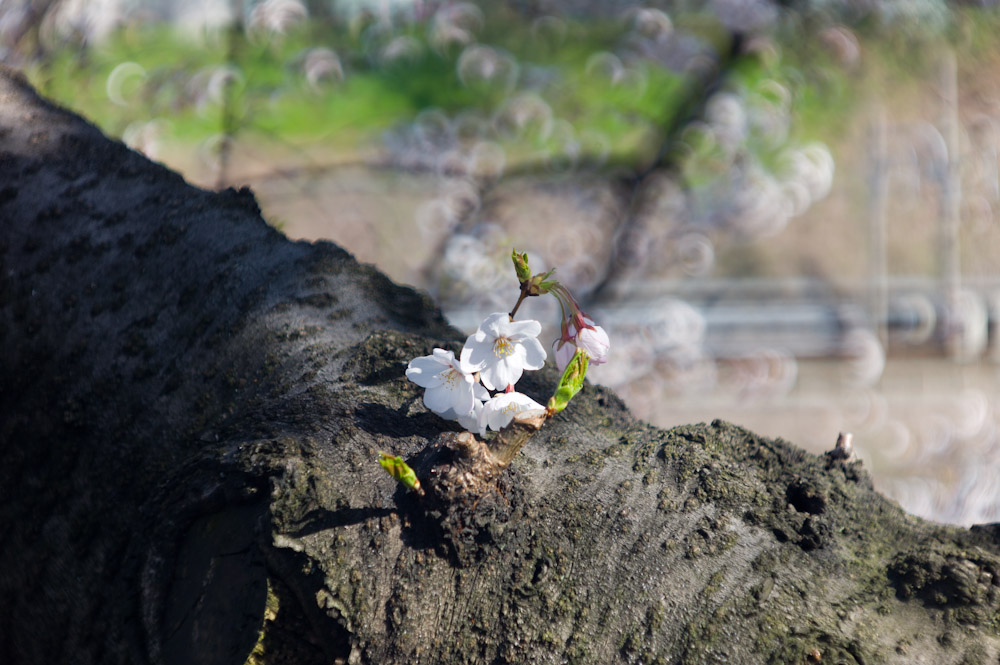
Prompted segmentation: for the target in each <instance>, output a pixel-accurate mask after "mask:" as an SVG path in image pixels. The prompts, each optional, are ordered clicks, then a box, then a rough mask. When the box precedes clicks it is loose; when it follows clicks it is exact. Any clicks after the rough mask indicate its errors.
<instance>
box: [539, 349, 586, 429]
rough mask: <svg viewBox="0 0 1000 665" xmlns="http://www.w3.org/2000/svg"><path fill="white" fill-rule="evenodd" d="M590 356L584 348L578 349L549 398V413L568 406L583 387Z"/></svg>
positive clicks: (555, 412) (553, 413) (552, 413)
mask: <svg viewBox="0 0 1000 665" xmlns="http://www.w3.org/2000/svg"><path fill="white" fill-rule="evenodd" d="M589 362H590V356H588V355H587V352H586V351H584V350H583V349H577V350H576V353H575V354H574V355H573V358H572V360H570V361H569V364H568V365H566V369H565V370H563V374H562V378H561V379H559V386H558V387H557V388H556V392H555V394H554V395H552V399H550V400H549V405H548V410H549V415H555V414H557V413H559V412H560V411H562V410H563V409H565V408H566V406H567V405H568V404H569V401H570V400H571V399H573V397H575V396H576V394H577V393H578V392H580V389H581V388H583V379H584V378H585V377H586V376H587V364H588V363H589Z"/></svg>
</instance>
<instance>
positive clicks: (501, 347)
mask: <svg viewBox="0 0 1000 665" xmlns="http://www.w3.org/2000/svg"><path fill="white" fill-rule="evenodd" d="M512 353H514V344H513V343H512V342H511V341H510V340H509V339H507V338H506V337H497V339H496V341H495V342H493V355H495V356H496V357H497V358H500V359H501V360H502V359H503V358H506V357H507V356H509V355H510V354H512Z"/></svg>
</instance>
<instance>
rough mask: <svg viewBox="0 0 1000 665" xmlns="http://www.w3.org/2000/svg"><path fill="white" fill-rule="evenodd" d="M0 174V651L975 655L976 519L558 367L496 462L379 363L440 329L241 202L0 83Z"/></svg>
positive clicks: (440, 338)
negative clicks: (544, 417)
mask: <svg viewBox="0 0 1000 665" xmlns="http://www.w3.org/2000/svg"><path fill="white" fill-rule="evenodd" d="M0 171H2V175H0V223H2V228H3V233H2V235H0V268H2V270H0V342H2V343H0V359H2V365H0V411H2V414H0V453H2V464H0V487H2V488H3V492H4V496H5V498H4V500H3V501H2V502H0V517H2V521H0V523H2V524H3V527H4V532H3V546H2V547H0V658H2V659H3V661H4V662H5V663H39V664H42V663H68V662H73V663H80V664H87V663H170V664H173V663H177V664H181V663H183V664H185V665H186V664H188V663H233V664H235V665H239V664H240V663H243V662H245V661H246V660H247V658H248V657H249V658H250V659H251V661H252V662H269V663H283V664H296V663H314V662H315V663H330V662H347V663H379V664H385V663H401V664H402V663H416V662H421V663H442V664H444V663H447V664H454V663H502V662H510V663H595V664H596V663H601V664H606V663H639V662H642V663H664V664H666V663H685V664H691V663H810V662H816V663H820V662H821V663H867V664H870V663H907V664H911V663H934V664H942V663H995V662H996V661H997V658H998V654H1000V637H998V627H1000V552H998V545H997V542H998V541H997V530H996V529H994V528H991V527H983V528H977V529H973V530H962V529H958V528H952V527H944V526H939V525H933V524H929V523H926V522H923V521H921V520H919V519H916V518H914V517H910V516H908V515H906V514H904V513H903V512H902V511H901V510H900V509H899V508H898V507H897V506H895V505H894V504H892V503H891V502H889V501H887V500H886V499H884V498H883V497H881V496H880V495H879V494H877V493H875V492H874V491H873V490H872V488H871V484H870V482H869V480H868V477H867V475H866V473H865V471H864V470H863V469H862V468H861V467H860V465H859V463H857V462H855V461H853V460H852V459H851V458H850V457H849V456H848V455H846V454H844V451H843V450H842V449H838V450H835V451H834V452H832V453H831V454H828V455H827V456H821V457H816V456H813V455H809V454H806V453H804V452H803V451H801V450H799V449H798V448H796V447H795V446H793V445H791V444H789V443H785V442H783V441H780V440H769V439H764V438H761V437H758V436H756V435H754V434H752V433H751V432H748V431H746V430H743V429H740V428H738V427H735V426H733V425H730V424H727V423H722V422H716V423H712V424H710V425H705V424H701V425H691V426H686V427H680V428H676V429H673V430H670V431H663V430H659V429H656V428H654V427H651V426H648V425H646V424H644V423H642V422H638V421H636V420H634V419H633V418H632V417H631V416H630V415H629V414H628V412H627V410H626V409H625V408H624V407H623V405H622V404H621V402H620V401H619V400H618V398H617V397H615V396H614V395H613V394H612V393H610V392H609V391H606V390H603V389H600V388H597V387H594V386H586V387H585V388H584V389H583V391H582V392H581V393H580V394H579V395H577V396H576V397H575V398H574V400H573V402H572V403H571V404H570V406H569V408H567V409H566V410H565V411H564V412H562V413H561V414H560V415H558V416H556V417H554V418H552V419H550V420H549V421H548V422H546V423H544V425H542V427H541V429H540V430H538V431H537V432H535V433H533V435H532V436H530V438H528V439H527V442H526V445H524V447H523V448H521V449H520V452H519V453H518V454H517V455H516V456H514V457H513V461H512V462H511V464H510V465H509V466H505V465H504V464H503V463H502V462H498V461H497V460H496V459H495V458H493V457H490V455H493V453H490V451H488V450H485V449H482V448H478V447H477V446H476V444H475V442H473V441H471V439H470V438H469V437H463V436H462V435H461V434H460V433H459V432H458V431H457V429H456V428H455V427H454V426H453V425H452V424H450V423H448V422H446V421H444V420H441V419H440V418H438V417H437V416H435V415H433V414H431V413H429V412H427V411H426V409H425V408H424V407H423V405H422V403H421V400H420V389H419V388H418V387H417V386H415V385H414V384H412V383H410V382H408V381H407V380H406V379H405V377H404V374H403V372H404V369H405V367H406V363H407V362H408V361H409V360H410V359H412V358H414V357H417V356H420V355H426V354H429V353H430V352H431V350H432V349H433V348H435V347H442V348H450V349H452V350H453V351H458V350H459V348H460V346H461V342H462V339H463V336H462V335H460V334H459V332H458V331H456V330H454V329H452V328H450V327H449V326H448V325H447V324H446V323H445V322H444V320H443V319H442V317H441V316H440V314H439V313H438V312H437V310H435V309H434V308H433V306H432V305H431V303H430V302H429V301H428V300H427V299H426V298H425V297H423V296H421V295H420V294H418V293H417V292H415V291H413V290H411V289H408V288H404V287H400V286H397V285H395V284H393V283H391V282H390V281H389V280H388V279H387V278H385V277H384V276H383V275H382V274H380V273H379V272H378V271H376V270H375V269H373V268H371V267H368V266H363V265H359V264H358V263H357V262H355V261H354V259H353V258H352V257H351V256H350V255H348V254H347V253H346V252H344V251H343V250H341V249H339V248H338V247H336V246H334V245H332V244H329V243H316V244H308V243H294V242H290V241H288V240H287V239H286V238H284V237H283V236H282V235H281V234H280V233H279V232H277V231H275V230H273V229H272V228H270V227H268V226H267V225H266V224H265V223H264V221H263V220H262V219H261V217H260V214H259V211H258V209H257V206H256V204H255V202H254V199H253V196H252V195H251V194H250V193H249V192H247V191H241V192H236V191H232V190H230V191H226V192H222V193H218V194H216V193H210V192H205V191H202V190H198V189H196V188H193V187H191V186H189V185H187V184H186V183H185V182H184V181H183V180H182V179H181V178H180V177H179V176H177V175H176V174H174V173H172V172H170V171H169V170H167V169H165V168H163V167H161V166H158V165H156V164H153V163H151V162H149V161H147V160H146V159H144V158H143V157H141V156H140V155H138V154H136V153H133V152H131V151H129V150H128V149H126V148H125V147H124V146H122V145H121V144H119V143H116V142H113V141H110V140H108V139H106V138H105V137H103V136H102V135H101V134H100V132H98V131H97V130H96V129H95V128H94V127H93V126H91V125H89V124H87V123H86V122H84V121H83V120H81V119H80V118H78V117H76V116H74V115H72V114H70V113H68V112H65V111H63V110H61V109H58V108H55V107H53V106H51V105H49V104H48V103H46V102H45V101H44V100H42V99H40V98H38V97H37V96H36V95H35V93H34V92H33V91H32V90H31V89H30V88H29V87H28V86H27V84H26V83H24V82H23V81H22V80H21V79H20V78H19V77H18V76H17V75H15V74H12V73H10V72H3V73H2V74H0ZM557 380H558V373H557V372H556V370H555V369H554V368H547V369H544V370H541V371H539V372H534V373H532V375H531V376H530V377H525V379H524V380H522V382H521V383H520V384H519V389H520V390H523V391H524V392H526V393H527V394H529V395H531V396H532V397H533V398H534V399H536V400H538V401H540V402H544V401H545V400H546V399H547V398H548V396H549V395H548V394H546V390H549V391H551V387H552V386H553V385H555V384H556V382H557ZM816 436H817V437H821V438H823V439H826V438H829V439H830V441H829V445H830V447H831V448H833V446H834V439H835V436H832V435H831V434H830V433H828V432H817V434H816ZM518 443H519V444H520V443H523V442H518ZM501 448H503V446H500V447H499V448H497V449H501ZM378 451H385V452H387V453H389V454H391V455H401V456H403V457H404V458H405V459H406V461H407V462H408V464H409V465H410V466H411V467H412V468H413V469H414V470H415V471H416V473H417V475H418V477H419V479H420V481H421V484H422V486H424V487H425V488H426V491H425V492H424V494H423V495H422V496H421V495H419V494H417V493H415V492H410V491H407V490H406V489H405V488H403V487H402V486H399V485H397V484H395V483H394V482H393V480H392V479H391V478H389V477H388V476H387V475H386V474H385V473H384V472H383V470H382V469H381V468H380V466H379V464H378V461H377V460H378ZM251 654H252V655H251Z"/></svg>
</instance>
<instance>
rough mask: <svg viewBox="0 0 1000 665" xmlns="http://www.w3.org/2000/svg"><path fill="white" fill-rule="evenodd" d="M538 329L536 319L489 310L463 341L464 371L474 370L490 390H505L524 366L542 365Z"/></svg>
mask: <svg viewBox="0 0 1000 665" xmlns="http://www.w3.org/2000/svg"><path fill="white" fill-rule="evenodd" d="M540 332H542V324H540V323H539V322H538V321H532V320H526V321H511V320H510V317H509V316H508V315H507V314H506V313H505V312H496V313H494V314H490V315H489V316H488V317H486V320H485V321H483V322H482V323H481V324H480V325H479V329H478V330H477V331H476V332H475V333H473V334H472V335H469V338H468V339H467V340H466V341H465V348H463V349H462V357H461V361H462V365H463V366H464V367H465V370H466V371H470V372H476V371H478V372H479V378H480V380H481V381H482V382H483V385H485V386H486V387H487V388H489V389H490V390H506V389H507V386H512V385H514V384H515V383H517V381H518V379H520V378H521V374H522V373H523V372H524V370H526V369H541V368H542V366H543V365H545V355H546V354H545V349H544V348H542V344H541V342H539V341H538V334H539V333H540Z"/></svg>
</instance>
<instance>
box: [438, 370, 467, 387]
mask: <svg viewBox="0 0 1000 665" xmlns="http://www.w3.org/2000/svg"><path fill="white" fill-rule="evenodd" d="M438 376H440V377H441V380H442V381H444V387H445V388H447V389H448V390H454V389H455V388H457V387H458V385H459V383H460V382H461V380H462V375H461V374H460V373H459V372H458V370H456V369H455V368H454V367H452V368H451V369H446V370H445V371H443V372H441V373H440V374H438Z"/></svg>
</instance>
